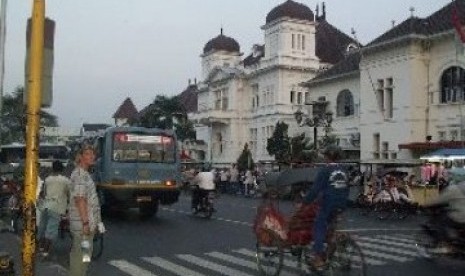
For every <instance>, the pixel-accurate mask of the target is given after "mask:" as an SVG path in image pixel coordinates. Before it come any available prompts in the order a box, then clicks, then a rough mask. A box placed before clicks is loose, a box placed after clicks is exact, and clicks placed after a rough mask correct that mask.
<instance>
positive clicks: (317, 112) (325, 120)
mask: <svg viewBox="0 0 465 276" xmlns="http://www.w3.org/2000/svg"><path fill="white" fill-rule="evenodd" d="M305 105H311V106H313V112H312V117H308V115H307V116H306V117H305V118H304V115H305V114H304V113H303V112H302V110H300V109H299V110H297V111H296V112H295V113H294V117H295V119H296V121H297V123H298V124H299V126H309V127H313V143H314V149H315V150H318V127H324V128H325V129H328V128H330V127H331V123H332V121H333V113H332V112H331V111H326V106H327V105H328V102H327V101H320V100H319V101H313V102H311V103H308V104H307V103H306V104H305Z"/></svg>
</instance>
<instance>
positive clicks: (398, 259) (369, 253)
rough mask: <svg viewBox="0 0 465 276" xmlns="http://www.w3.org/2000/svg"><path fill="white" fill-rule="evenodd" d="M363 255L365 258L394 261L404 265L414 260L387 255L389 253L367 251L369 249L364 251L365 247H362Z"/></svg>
mask: <svg viewBox="0 0 465 276" xmlns="http://www.w3.org/2000/svg"><path fill="white" fill-rule="evenodd" d="M362 253H363V254H364V255H365V256H367V255H369V256H372V257H378V258H383V259H387V260H392V261H396V262H400V263H404V262H407V261H411V260H412V259H409V258H406V257H399V256H395V255H391V254H387V253H381V252H376V251H371V250H367V249H364V248H363V247H362Z"/></svg>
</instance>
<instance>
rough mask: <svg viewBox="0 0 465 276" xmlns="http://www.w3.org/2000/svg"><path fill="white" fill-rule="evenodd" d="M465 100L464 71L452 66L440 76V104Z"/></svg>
mask: <svg viewBox="0 0 465 276" xmlns="http://www.w3.org/2000/svg"><path fill="white" fill-rule="evenodd" d="M463 100H465V70H464V69H463V68H461V67H457V66H453V67H450V68H448V69H447V70H446V71H444V73H443V74H442V76H441V98H440V101H441V103H449V102H458V101H463Z"/></svg>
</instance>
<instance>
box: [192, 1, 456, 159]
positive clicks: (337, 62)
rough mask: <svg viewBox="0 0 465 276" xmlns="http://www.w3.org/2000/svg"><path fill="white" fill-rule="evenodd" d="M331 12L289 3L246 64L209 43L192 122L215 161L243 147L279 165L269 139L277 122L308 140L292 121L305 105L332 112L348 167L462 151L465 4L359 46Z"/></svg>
mask: <svg viewBox="0 0 465 276" xmlns="http://www.w3.org/2000/svg"><path fill="white" fill-rule="evenodd" d="M454 9H456V11H457V14H458V17H457V18H456V19H455V20H451V18H452V14H453V13H454ZM325 14H326V11H325V8H324V5H323V13H322V15H320V14H319V13H318V11H317V13H316V14H313V12H312V11H311V10H310V9H309V8H308V7H306V6H304V5H303V4H299V3H296V2H294V1H291V0H289V1H286V2H284V3H283V4H281V5H279V6H277V7H276V8H274V9H273V10H271V11H270V12H269V13H268V15H267V18H266V23H265V24H264V25H263V26H262V30H263V33H264V42H265V43H264V44H263V45H261V44H257V45H254V46H253V48H252V51H251V54H250V55H248V56H247V57H245V58H244V59H241V56H242V53H241V52H240V47H239V44H238V43H237V42H236V41H235V40H234V39H232V38H229V37H226V36H224V35H223V34H222V33H221V34H220V36H218V37H216V38H214V39H212V40H211V41H209V42H208V43H207V45H206V46H205V48H204V52H203V55H202V67H203V79H202V81H201V82H200V84H199V91H198V109H197V111H196V112H193V113H191V118H192V119H193V120H195V121H196V122H197V123H198V134H199V136H198V139H204V141H205V142H206V143H207V144H208V145H209V155H208V156H209V159H210V160H211V161H212V162H213V163H232V162H234V161H235V160H236V159H237V157H238V156H239V154H240V152H241V150H242V148H243V147H244V144H245V143H247V144H248V145H249V148H250V149H251V150H252V154H253V158H254V160H255V161H268V160H273V157H272V156H269V155H268V154H267V151H266V141H267V139H268V138H269V137H270V136H271V135H272V133H273V131H274V126H275V125H276V123H277V122H278V121H283V122H285V123H287V124H288V125H289V128H290V133H289V134H290V135H291V136H293V135H295V134H297V133H301V132H306V133H307V137H312V135H311V133H310V132H311V131H312V128H311V127H308V126H307V127H302V128H299V127H298V126H297V124H296V120H295V119H294V113H295V112H296V111H297V110H303V111H304V112H307V113H308V114H309V116H310V117H311V116H312V107H311V106H307V105H305V103H318V102H320V103H324V104H325V105H326V109H327V111H330V112H331V113H332V114H333V116H332V118H333V120H332V123H331V134H333V135H335V136H336V139H337V142H338V144H339V146H341V148H342V149H343V150H344V151H345V152H346V153H347V157H348V158H351V159H361V160H362V161H371V160H381V161H382V160H388V161H395V160H404V161H406V160H412V159H418V157H420V156H421V155H423V154H425V153H427V152H428V151H431V150H434V149H437V148H444V147H452V148H457V147H464V145H465V143H464V142H463V141H465V128H464V116H463V113H464V112H465V111H464V110H463V103H464V100H465V69H464V68H465V55H464V44H463V43H461V42H458V38H457V32H463V25H464V23H465V0H457V1H454V2H453V3H450V4H449V5H446V6H445V7H443V8H442V9H440V10H438V11H436V12H435V13H433V14H431V15H430V16H427V17H425V18H418V17H415V16H414V15H412V16H411V17H410V18H407V19H406V20H405V21H403V22H402V23H400V24H398V25H395V26H393V27H392V28H391V29H389V30H388V31H386V32H385V33H383V34H380V35H379V36H378V37H377V38H375V39H374V40H373V41H371V42H370V43H368V44H367V45H365V46H363V47H362V46H361V45H360V44H359V43H357V41H356V40H355V39H351V38H350V37H349V36H347V35H345V34H343V33H342V32H340V31H339V30H337V28H335V27H334V26H332V25H331V24H330V23H328V22H327V21H326V16H325ZM464 37H465V35H464ZM225 45H227V46H225ZM313 106H315V105H313ZM307 109H308V110H307ZM322 135H325V133H324V132H323V131H319V132H318V136H319V137H321V136H322Z"/></svg>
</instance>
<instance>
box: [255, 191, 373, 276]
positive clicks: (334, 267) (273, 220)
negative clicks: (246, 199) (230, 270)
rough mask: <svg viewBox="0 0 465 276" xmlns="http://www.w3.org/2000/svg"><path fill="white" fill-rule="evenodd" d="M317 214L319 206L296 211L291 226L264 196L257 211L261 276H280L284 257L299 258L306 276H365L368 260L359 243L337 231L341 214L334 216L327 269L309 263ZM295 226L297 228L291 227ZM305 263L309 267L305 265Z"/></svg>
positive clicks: (299, 263)
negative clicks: (321, 275)
mask: <svg viewBox="0 0 465 276" xmlns="http://www.w3.org/2000/svg"><path fill="white" fill-rule="evenodd" d="M316 213H317V204H311V205H302V206H301V207H299V208H296V210H295V211H294V215H293V216H292V219H291V221H290V223H287V222H286V218H285V217H284V215H283V214H282V213H280V212H279V211H278V210H277V209H276V208H275V204H274V203H273V201H272V199H270V198H269V197H268V196H265V199H264V201H263V203H262V204H261V206H260V207H259V208H258V209H257V217H256V219H255V224H254V230H255V234H256V238H257V242H256V251H257V253H256V256H257V259H256V262H257V267H258V270H259V272H260V274H261V275H270V276H277V275H279V274H280V272H281V270H282V268H283V262H284V254H287V253H290V254H291V255H293V256H294V257H296V258H297V266H298V268H299V269H300V270H302V271H303V272H304V273H308V272H310V273H312V272H314V273H318V274H319V273H322V272H328V273H329V274H330V275H340V274H344V275H358V276H364V275H366V264H365V257H364V255H363V253H362V251H361V249H360V247H359V246H358V244H357V243H356V241H355V240H354V239H353V238H352V237H351V236H350V235H349V234H348V233H346V232H342V231H338V230H337V229H336V227H337V222H338V221H339V220H340V219H341V218H340V215H341V214H340V213H336V214H334V215H333V217H332V219H331V223H330V225H329V227H328V228H329V230H328V233H327V238H326V240H327V247H326V265H325V266H324V267H323V268H322V270H321V268H315V267H312V265H311V264H309V263H308V262H307V258H308V256H309V253H310V246H309V245H310V243H311V241H312V231H311V230H310V229H312V225H313V220H314V218H315V215H316ZM292 224H294V225H292ZM303 261H305V262H306V263H307V265H306V266H305V265H303Z"/></svg>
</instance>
